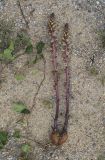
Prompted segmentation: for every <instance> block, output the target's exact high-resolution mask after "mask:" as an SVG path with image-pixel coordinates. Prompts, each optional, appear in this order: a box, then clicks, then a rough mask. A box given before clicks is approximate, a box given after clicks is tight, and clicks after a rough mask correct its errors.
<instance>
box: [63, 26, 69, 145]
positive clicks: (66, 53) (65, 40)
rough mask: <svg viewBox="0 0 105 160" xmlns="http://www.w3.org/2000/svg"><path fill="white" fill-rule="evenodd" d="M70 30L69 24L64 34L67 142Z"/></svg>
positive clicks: (64, 127)
mask: <svg viewBox="0 0 105 160" xmlns="http://www.w3.org/2000/svg"><path fill="white" fill-rule="evenodd" d="M68 30H69V26H68V23H66V24H65V26H64V33H63V40H62V41H63V53H62V57H63V61H64V66H65V68H64V72H65V97H66V99H65V105H66V113H65V122H64V126H63V130H62V137H63V138H64V139H62V140H63V141H65V140H66V139H67V127H68V120H69V103H70V68H69V57H68V51H69V45H68ZM61 143H62V142H61Z"/></svg>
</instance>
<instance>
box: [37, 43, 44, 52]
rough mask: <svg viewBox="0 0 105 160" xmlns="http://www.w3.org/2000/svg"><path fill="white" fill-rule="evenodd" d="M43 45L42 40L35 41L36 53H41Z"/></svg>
mask: <svg viewBox="0 0 105 160" xmlns="http://www.w3.org/2000/svg"><path fill="white" fill-rule="evenodd" d="M44 46H45V43H44V42H42V41H40V42H38V43H37V45H36V50H37V54H41V53H42V50H43V48H44Z"/></svg>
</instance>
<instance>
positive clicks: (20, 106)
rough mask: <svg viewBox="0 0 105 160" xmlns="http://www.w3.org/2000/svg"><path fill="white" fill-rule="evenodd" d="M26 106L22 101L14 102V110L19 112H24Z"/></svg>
mask: <svg viewBox="0 0 105 160" xmlns="http://www.w3.org/2000/svg"><path fill="white" fill-rule="evenodd" d="M26 108H27V106H26V105H25V104H24V103H22V102H16V103H13V110H14V111H15V112H17V113H22V111H23V110H24V109H26Z"/></svg>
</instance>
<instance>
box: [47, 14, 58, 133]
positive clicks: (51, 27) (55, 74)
mask: <svg viewBox="0 0 105 160" xmlns="http://www.w3.org/2000/svg"><path fill="white" fill-rule="evenodd" d="M48 30H49V34H50V37H51V56H52V65H53V72H52V73H53V80H54V90H55V97H56V113H55V118H54V126H53V133H54V134H56V133H58V124H57V123H58V116H59V84H58V82H59V77H58V69H57V68H58V67H57V53H56V52H57V47H56V36H55V16H54V13H52V14H51V15H50V20H49V23H48Z"/></svg>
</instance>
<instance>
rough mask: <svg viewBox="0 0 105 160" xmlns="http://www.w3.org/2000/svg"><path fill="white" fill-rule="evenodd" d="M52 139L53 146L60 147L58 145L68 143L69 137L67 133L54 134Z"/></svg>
mask: <svg viewBox="0 0 105 160" xmlns="http://www.w3.org/2000/svg"><path fill="white" fill-rule="evenodd" d="M50 139H51V142H52V144H54V145H56V146H58V145H62V144H63V143H65V142H66V141H67V139H68V135H67V133H63V134H60V133H59V132H52V133H51V137H50Z"/></svg>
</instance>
